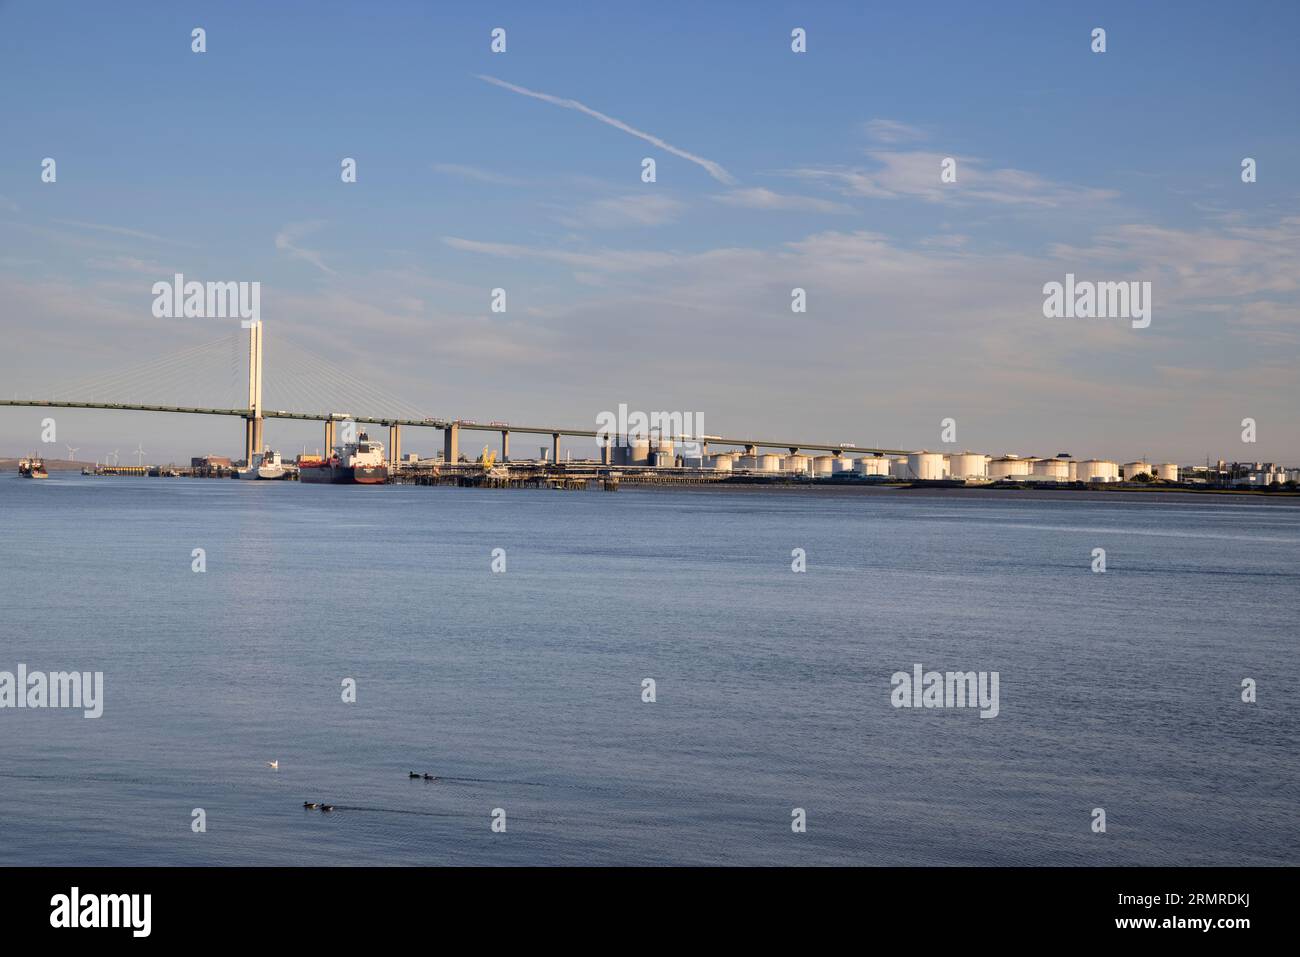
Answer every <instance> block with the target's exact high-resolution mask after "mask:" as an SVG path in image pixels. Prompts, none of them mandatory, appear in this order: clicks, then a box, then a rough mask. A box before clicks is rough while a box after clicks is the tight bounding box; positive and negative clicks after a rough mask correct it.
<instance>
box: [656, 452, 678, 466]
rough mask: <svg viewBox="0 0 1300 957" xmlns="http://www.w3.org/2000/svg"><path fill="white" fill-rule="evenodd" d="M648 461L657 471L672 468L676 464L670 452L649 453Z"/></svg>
mask: <svg viewBox="0 0 1300 957" xmlns="http://www.w3.org/2000/svg"><path fill="white" fill-rule="evenodd" d="M650 459H651V461H652V462H653V464H654V467H655V468H659V469H662V468H672V467H673V465H674V464H676V460H675V459H674V458H673V453H671V452H651V453H650Z"/></svg>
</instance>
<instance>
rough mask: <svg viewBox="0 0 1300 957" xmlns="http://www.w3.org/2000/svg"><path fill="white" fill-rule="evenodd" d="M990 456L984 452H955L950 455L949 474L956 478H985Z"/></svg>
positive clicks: (987, 472)
mask: <svg viewBox="0 0 1300 957" xmlns="http://www.w3.org/2000/svg"><path fill="white" fill-rule="evenodd" d="M988 474H989V457H988V456H987V455H984V454H983V453H982V452H979V453H977V452H954V453H953V454H952V455H950V456H948V475H949V476H951V477H952V478H955V479H971V478H985V477H986V476H987V475H988Z"/></svg>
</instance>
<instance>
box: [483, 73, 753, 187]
mask: <svg viewBox="0 0 1300 957" xmlns="http://www.w3.org/2000/svg"><path fill="white" fill-rule="evenodd" d="M474 75H475V76H477V77H478V78H479V79H480V80H483V81H484V82H486V83H491V84H492V85H494V86H499V87H501V88H502V89H505V90H510V91H511V92H513V93H522V94H523V95H524V96H531V97H533V98H534V99H537V100H544V101H546V102H547V103H554V104H555V105H556V106H562V107H564V108H565V109H566V110H577V111H578V112H579V113H586V114H587V115H588V116H593V117H595V118H596V119H598V120H600V121H601V122H602V123H607V124H608V125H610V126H612V127H614V128H615V129H617V130H622V131H623V132H624V133H631V134H632V135H633V136H635V137H638V138H640V139H643V140H645V141H646V142H647V143H653V144H654V145H655V146H657V147H659V148H660V149H661V150H664V151H665V152H668V153H672V154H673V155H674V156H680V157H681V158H682V159H684V160H690V161H691V162H692V163H695V164H696V165H698V166H702V167H704V169H705V171H706V172H707V173H708V174H709V175H710V176H712V177H713V178H714V179H716V180H717V181H718V182H719V183H726V184H727V185H728V186H732V185H734V184H735V182H736V178H735V177H734V176H732V175H731V174H730V173H728V172H727V171H726V170H725V169H723V168H722V167H721V166H719V165H718V164H717V163H715V162H713V160H709V159H705V158H704V157H703V156H696V155H695V154H694V153H688V152H686V150H680V149H678V148H677V147H676V146H673V145H672V144H671V143H665V142H664V141H663V140H661V139H660V138H659V137H657V136H654V135H653V134H650V133H643V132H641V130H638V129H634V128H633V127H631V126H628V125H627V124H626V123H624V122H623V121H622V120H616V119H614V117H612V116H606V115H605V114H604V113H601V112H600V111H598V110H593V109H592V108H591V107H589V106H587V105H586V104H585V103H579V102H578V101H577V100H567V99H564V98H563V97H559V96H551V94H549V93H538V92H537V91H536V90H528V89H525V88H524V87H522V86H515V85H514V84H513V83H507V82H506V81H505V80H498V79H497V78H496V77H494V76H487V75H485V74H483V73H476V74H474Z"/></svg>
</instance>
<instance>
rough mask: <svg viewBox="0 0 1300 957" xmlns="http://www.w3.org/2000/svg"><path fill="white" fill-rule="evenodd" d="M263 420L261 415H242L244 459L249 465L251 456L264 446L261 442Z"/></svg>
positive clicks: (251, 461)
mask: <svg viewBox="0 0 1300 957" xmlns="http://www.w3.org/2000/svg"><path fill="white" fill-rule="evenodd" d="M265 421H266V420H265V419H263V418H262V417H261V416H251V415H247V416H244V461H245V462H247V463H248V464H249V465H252V464H253V456H254V455H256V454H257V453H259V452H261V451H262V449H264V448H265V447H266V446H264V445H263V444H262V442H263V431H262V426H263V424H264V423H265Z"/></svg>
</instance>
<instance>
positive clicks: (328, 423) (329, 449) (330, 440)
mask: <svg viewBox="0 0 1300 957" xmlns="http://www.w3.org/2000/svg"><path fill="white" fill-rule="evenodd" d="M333 454H334V420H333V419H326V420H325V458H327V459H328V458H330V457H331V456H333Z"/></svg>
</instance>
